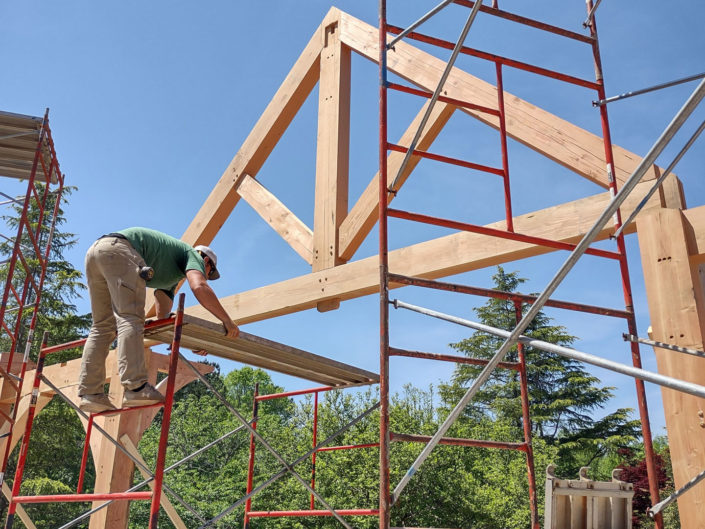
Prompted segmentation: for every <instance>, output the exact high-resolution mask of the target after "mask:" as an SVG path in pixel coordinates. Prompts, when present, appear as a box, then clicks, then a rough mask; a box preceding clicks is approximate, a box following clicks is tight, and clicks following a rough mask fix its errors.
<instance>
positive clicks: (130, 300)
mask: <svg viewBox="0 0 705 529" xmlns="http://www.w3.org/2000/svg"><path fill="white" fill-rule="evenodd" d="M117 287H118V288H117V290H118V291H117V299H116V300H115V309H116V312H117V313H119V314H135V313H136V312H137V308H138V298H139V297H140V296H139V295H138V291H137V289H138V288H140V287H139V286H138V285H134V284H131V283H130V282H128V281H125V280H124V279H123V278H119V279H118V281H117Z"/></svg>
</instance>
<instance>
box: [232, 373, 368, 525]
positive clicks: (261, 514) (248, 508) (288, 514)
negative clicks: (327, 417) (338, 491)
mask: <svg viewBox="0 0 705 529" xmlns="http://www.w3.org/2000/svg"><path fill="white" fill-rule="evenodd" d="M337 389H341V388H337V387H334V386H321V387H317V388H311V389H302V390H296V391H285V392H282V393H270V394H266V395H260V394H259V384H256V385H255V391H254V399H253V405H252V422H251V424H252V429H253V430H256V429H257V414H258V411H259V403H260V402H262V401H266V400H274V399H282V398H289V397H295V396H300V395H313V434H312V438H313V441H312V442H313V447H312V450H311V489H313V490H315V488H316V456H317V454H318V453H319V452H330V451H335V450H357V449H363V448H376V447H379V443H367V444H358V445H342V446H319V444H318V395H319V394H320V393H325V392H328V391H333V390H337ZM255 448H256V443H255V436H254V433H253V434H251V435H250V456H249V462H248V467H247V501H246V503H245V518H244V527H245V529H249V527H250V518H292V517H304V516H334V514H333V511H330V510H324V509H314V504H315V496H314V494H313V493H311V494H310V499H309V502H310V503H309V508H308V509H300V510H278V511H253V510H252V498H251V497H250V495H251V494H252V491H253V488H252V486H253V480H254V468H255ZM335 512H336V513H337V514H339V515H340V516H378V515H379V509H369V508H367V509H365V508H360V509H336V510H335Z"/></svg>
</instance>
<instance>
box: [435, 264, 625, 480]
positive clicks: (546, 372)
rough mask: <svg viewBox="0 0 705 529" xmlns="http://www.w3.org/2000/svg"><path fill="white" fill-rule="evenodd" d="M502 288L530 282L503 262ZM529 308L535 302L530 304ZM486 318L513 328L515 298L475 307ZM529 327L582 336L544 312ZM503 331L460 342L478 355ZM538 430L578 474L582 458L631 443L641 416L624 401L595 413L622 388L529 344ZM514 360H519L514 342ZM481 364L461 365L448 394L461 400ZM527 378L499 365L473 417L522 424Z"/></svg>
mask: <svg viewBox="0 0 705 529" xmlns="http://www.w3.org/2000/svg"><path fill="white" fill-rule="evenodd" d="M493 280H494V282H495V288H496V289H498V290H501V291H504V292H515V291H517V289H518V287H519V286H520V285H521V284H522V283H524V282H525V279H522V278H520V277H519V276H518V274H517V273H516V272H513V273H507V272H505V271H504V269H503V268H502V267H498V270H497V273H496V274H495V275H494V276H493ZM524 310H525V311H526V310H528V306H527V307H524ZM475 312H476V314H477V316H478V318H479V320H480V321H481V322H482V323H484V324H486V325H490V326H493V327H498V328H501V329H506V330H511V329H513V328H514V327H515V326H516V312H515V307H514V302H513V301H510V300H502V299H490V300H489V301H487V302H486V303H485V304H484V305H483V306H482V307H479V308H477V309H475ZM524 334H525V335H527V336H530V337H532V338H536V339H539V340H543V341H545V342H550V343H555V344H558V345H562V346H570V345H571V344H572V343H573V342H574V341H575V340H576V338H575V337H574V336H572V335H570V334H568V333H567V331H566V329H565V328H564V327H562V326H558V325H552V324H551V319H550V318H549V317H548V316H546V315H545V314H544V313H543V312H539V314H538V315H537V316H536V318H534V320H533V321H532V322H531V323H530V324H529V326H528V328H527V329H526V331H525V332H524ZM503 341H504V340H503V339H502V338H498V337H495V336H490V335H487V334H483V333H479V332H478V333H475V334H474V335H472V336H471V337H469V338H467V339H465V340H462V341H461V342H458V343H456V344H452V346H453V347H454V348H455V349H457V350H458V351H461V352H462V353H464V354H465V355H467V356H470V357H473V358H483V359H487V358H491V357H492V356H493V355H494V353H495V352H496V351H497V350H498V349H499V347H500V346H501V345H502V343H503ZM525 355H526V364H527V382H528V390H529V401H530V414H531V421H532V430H533V435H534V437H535V438H538V439H541V440H543V441H545V442H546V443H548V444H550V445H554V446H556V447H557V448H558V450H559V458H558V472H559V473H561V474H562V475H568V476H570V475H576V473H577V471H578V469H579V468H580V467H581V466H586V465H590V464H591V463H593V462H594V461H596V460H597V459H598V458H600V457H602V456H604V455H605V454H607V453H610V452H614V451H615V450H617V449H618V448H619V447H623V446H627V445H629V444H630V443H632V442H633V441H634V440H635V439H636V438H638V436H639V423H638V421H633V420H630V419H629V415H630V412H631V410H629V409H618V410H616V411H614V412H612V413H609V414H607V415H606V416H604V417H603V418H600V419H596V418H595V415H596V414H598V413H600V412H601V410H603V409H604V408H605V407H606V406H607V404H608V402H609V400H610V399H611V398H612V395H613V393H612V391H613V389H614V388H611V387H606V386H602V385H601V384H600V380H599V379H598V378H597V377H595V376H593V375H591V374H590V373H588V372H587V371H586V370H585V368H584V367H583V366H582V364H580V363H579V362H578V361H576V360H572V359H569V358H565V357H562V356H558V355H555V354H551V353H546V352H544V351H540V350H537V349H534V348H532V347H525ZM506 360H507V361H510V362H516V361H518V351H517V348H516V347H514V348H512V350H511V351H510V352H509V353H508V355H507V357H506ZM481 369H482V368H481V367H476V366H471V365H460V366H458V367H457V368H456V370H455V372H454V374H453V377H452V381H451V383H450V384H448V385H443V386H441V388H440V389H441V395H442V397H443V399H444V401H445V402H447V403H448V404H449V405H454V404H455V403H456V402H457V401H458V400H459V398H460V397H461V396H462V395H463V394H464V392H465V391H466V389H467V387H468V386H469V385H470V384H471V382H472V381H473V380H474V379H475V378H476V377H477V376H478V374H479V373H480V371H481ZM519 396H520V382H519V376H518V373H517V372H516V371H513V370H506V369H496V370H495V371H494V372H493V373H492V375H491V376H490V378H489V380H488V381H487V383H486V384H485V385H484V386H483V388H482V389H481V390H480V391H479V392H478V393H477V395H476V398H475V400H474V401H473V403H471V405H470V406H469V407H468V411H467V412H466V416H467V417H475V418H477V417H482V416H485V417H491V418H495V419H501V420H507V421H510V422H511V423H513V424H515V425H517V426H520V425H521V401H520V399H519Z"/></svg>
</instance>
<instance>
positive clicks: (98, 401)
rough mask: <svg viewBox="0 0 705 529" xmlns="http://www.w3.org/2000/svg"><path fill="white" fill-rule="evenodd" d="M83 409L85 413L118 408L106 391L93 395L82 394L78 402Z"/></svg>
mask: <svg viewBox="0 0 705 529" xmlns="http://www.w3.org/2000/svg"><path fill="white" fill-rule="evenodd" d="M78 407H79V408H80V409H81V411H83V412H85V413H100V412H102V411H108V410H116V409H117V408H116V407H115V406H113V403H112V402H110V399H109V398H108V396H107V395H106V394H105V393H95V394H93V395H81V402H80V403H79V404H78Z"/></svg>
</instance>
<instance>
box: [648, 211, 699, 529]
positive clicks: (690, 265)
mask: <svg viewBox="0 0 705 529" xmlns="http://www.w3.org/2000/svg"><path fill="white" fill-rule="evenodd" d="M698 209H702V208H698ZM701 219H702V216H701ZM692 228H693V226H692V225H690V224H689V219H688V216H686V215H684V214H683V212H681V211H679V210H677V209H660V210H655V211H652V212H649V213H647V214H644V215H642V216H641V217H640V218H639V220H638V229H639V247H640V251H641V259H642V266H643V268H644V281H645V283H646V295H647V298H648V303H649V314H650V315H651V328H652V330H651V336H652V338H653V339H654V340H656V341H660V342H665V343H669V344H674V345H679V346H682V347H688V348H692V349H698V350H703V345H704V344H703V342H704V337H705V291H704V290H703V285H704V283H703V276H704V275H705V270H703V267H704V265H703V264H702V263H698V262H693V261H692V260H691V256H693V255H694V254H695V253H696V252H697V251H699V250H698V247H697V244H696V241H695V240H694V234H693V231H692ZM698 228H699V229H698V231H699V232H700V233H701V234H702V228H703V225H702V224H700V225H699V227H698ZM701 236H702V235H701ZM654 352H655V354H656V360H657V364H658V371H659V373H661V374H664V375H667V376H671V377H674V378H677V379H681V380H687V381H688V382H693V383H695V384H700V385H704V384H705V359H703V358H699V357H696V356H691V355H686V354H680V353H677V352H673V351H668V350H664V349H659V348H654ZM661 394H662V396H663V407H664V412H665V418H666V428H667V430H668V444H669V448H670V452H671V460H672V463H673V477H674V481H675V485H676V488H680V487H682V486H683V485H685V484H686V483H687V482H688V481H689V480H690V479H692V478H693V477H695V476H696V475H697V474H699V473H700V472H701V471H702V470H703V469H704V468H705V399H702V398H698V397H694V396H692V395H687V394H685V393H681V392H678V391H675V390H671V389H667V388H662V389H661ZM678 511H679V514H680V519H681V527H683V529H697V528H700V527H702V523H703V520H705V483H703V482H701V483H699V484H698V485H696V486H695V487H694V488H693V489H692V490H690V491H689V492H688V493H686V494H684V495H683V496H681V497H680V498H679V499H678Z"/></svg>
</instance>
